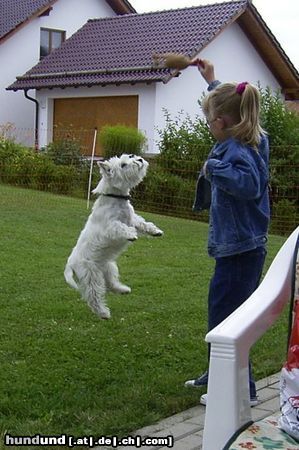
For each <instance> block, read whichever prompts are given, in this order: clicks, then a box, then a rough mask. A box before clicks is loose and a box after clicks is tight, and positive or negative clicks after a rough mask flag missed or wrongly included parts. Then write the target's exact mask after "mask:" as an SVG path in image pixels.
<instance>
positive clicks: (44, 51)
mask: <svg viewBox="0 0 299 450" xmlns="http://www.w3.org/2000/svg"><path fill="white" fill-rule="evenodd" d="M64 41H65V31H61V30H51V29H49V28H41V30H40V58H44V57H45V56H47V55H48V54H49V53H51V52H52V51H53V50H54V49H55V48H58V47H60V46H61V44H62V43H63V42H64Z"/></svg>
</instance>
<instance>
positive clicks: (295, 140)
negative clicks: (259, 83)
mask: <svg viewBox="0 0 299 450" xmlns="http://www.w3.org/2000/svg"><path fill="white" fill-rule="evenodd" d="M260 96H261V125H262V127H263V128H264V129H265V130H266V131H267V133H268V135H269V139H270V144H271V147H274V148H275V149H276V151H275V152H274V155H272V156H274V157H275V158H278V157H279V156H280V155H279V149H281V150H282V151H283V148H284V147H285V146H286V147H289V146H299V116H298V114H296V113H295V112H294V111H290V110H289V109H288V108H287V107H286V104H285V102H284V101H283V100H282V98H281V95H280V94H279V92H276V93H275V92H273V91H272V90H271V89H270V88H265V89H263V88H260ZM298 148H299V147H297V158H298V159H297V162H298V161H299V155H298ZM295 153H296V152H295V151H291V152H290V154H289V153H288V152H286V153H283V154H282V155H281V156H282V157H283V158H285V157H288V156H289V157H290V158H291V159H292V158H293V157H294V156H295Z"/></svg>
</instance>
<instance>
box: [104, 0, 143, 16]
mask: <svg viewBox="0 0 299 450" xmlns="http://www.w3.org/2000/svg"><path fill="white" fill-rule="evenodd" d="M106 3H108V5H109V6H110V7H111V8H112V9H113V11H114V12H115V13H116V14H118V15H123V14H132V13H133V14H135V13H136V12H137V11H136V10H135V8H133V6H132V5H131V3H130V2H129V1H128V0H106Z"/></svg>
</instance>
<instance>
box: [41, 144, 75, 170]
mask: <svg viewBox="0 0 299 450" xmlns="http://www.w3.org/2000/svg"><path fill="white" fill-rule="evenodd" d="M42 151H43V152H44V153H45V155H46V156H47V157H48V158H50V159H51V160H52V161H53V162H54V163H55V164H56V165H58V166H75V167H81V166H82V165H83V164H84V159H83V157H82V154H81V145H80V143H79V142H78V141H77V140H76V139H75V138H66V139H61V140H58V141H55V142H51V143H50V144H49V145H47V146H46V147H44V148H43V149H42Z"/></svg>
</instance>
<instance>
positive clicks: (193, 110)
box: [8, 0, 299, 154]
mask: <svg viewBox="0 0 299 450" xmlns="http://www.w3.org/2000/svg"><path fill="white" fill-rule="evenodd" d="M153 52H158V53H165V52H179V53H183V54H185V55H188V56H190V57H192V58H193V57H197V56H198V57H200V58H206V59H210V60H212V61H213V62H214V64H215V67H216V76H217V78H219V79H220V80H236V81H237V80H238V81H249V82H252V83H257V82H259V83H260V84H261V86H264V87H265V86H270V87H271V88H272V89H273V90H275V91H276V90H279V91H281V93H282V95H283V96H284V97H285V98H286V99H288V100H296V99H298V98H299V75H298V72H297V71H296V69H295V67H294V66H293V65H292V63H291V61H290V60H289V59H288V57H287V55H286V54H285V52H284V51H283V49H282V48H281V46H280V44H279V43H278V41H277V40H276V38H275V36H274V35H273V34H272V33H271V31H270V30H269V28H268V27H267V25H266V23H265V22H264V20H263V19H262V17H261V16H260V14H259V12H258V11H257V9H256V8H255V7H254V5H253V4H252V3H251V1H248V0H247V1H246V0H238V1H230V2H225V3H218V4H213V5H205V6H198V7H192V8H184V9H176V10H170V11H160V12H153V13H146V14H135V13H132V14H126V15H122V16H117V17H110V18H102V19H92V20H89V21H88V22H87V23H86V24H85V25H84V26H83V27H82V28H81V29H80V30H79V31H77V32H76V33H75V34H74V35H73V36H72V37H70V38H69V39H68V40H66V41H65V42H64V43H63V44H62V45H61V47H60V48H59V49H57V50H56V51H54V52H53V53H51V54H49V55H48V56H47V57H45V58H44V59H42V60H41V61H40V62H39V63H38V64H37V65H36V66H34V67H33V68H32V69H30V70H29V71H28V72H26V73H25V74H22V73H20V74H19V75H20V76H18V77H17V80H16V81H15V82H14V83H13V84H11V85H10V86H9V87H8V89H9V90H10V91H16V92H17V94H18V93H19V92H20V91H23V92H24V93H25V94H26V93H27V92H28V91H30V90H35V92H36V100H37V107H36V108H37V111H38V114H39V118H38V123H37V128H38V141H39V145H40V146H43V145H45V144H47V143H48V142H50V141H51V140H52V139H54V140H55V139H58V138H59V136H60V137H61V136H62V135H63V133H64V132H65V131H66V130H73V131H76V132H77V133H79V134H80V135H81V138H82V141H83V140H84V142H85V144H84V145H85V150H84V151H85V153H87V154H90V153H91V147H92V136H93V131H94V130H95V129H96V128H97V129H98V130H100V129H101V127H102V126H103V125H104V124H107V123H108V124H117V123H122V124H125V125H130V126H135V127H138V128H139V129H140V130H142V131H143V132H144V133H145V134H146V137H147V142H148V151H149V152H156V151H158V148H157V143H156V142H157V137H158V131H157V130H159V129H162V128H163V127H164V124H165V117H164V109H166V110H167V111H168V112H169V113H170V114H172V115H173V116H175V115H176V114H177V113H178V112H179V111H180V110H183V111H185V112H187V113H188V114H189V115H190V116H191V117H194V115H195V114H198V113H199V106H198V99H199V98H200V96H201V94H202V92H203V91H205V90H206V85H205V82H204V80H203V79H202V77H201V76H199V74H198V72H197V69H196V68H195V67H190V68H188V69H186V70H184V71H182V72H178V71H173V70H168V69H165V68H159V67H158V68H157V67H155V66H153V61H152V54H153ZM17 94H15V95H17ZM87 135H88V137H87V138H86V136H87ZM83 136H85V137H84V139H83ZM96 150H97V154H100V152H101V149H100V147H99V146H98V147H97V149H96Z"/></svg>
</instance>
